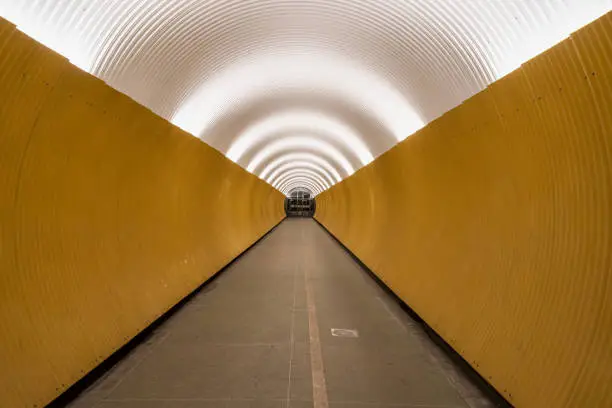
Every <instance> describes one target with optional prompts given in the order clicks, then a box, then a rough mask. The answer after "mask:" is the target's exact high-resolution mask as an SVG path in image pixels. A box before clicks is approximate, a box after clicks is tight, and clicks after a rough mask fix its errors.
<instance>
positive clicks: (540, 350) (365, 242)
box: [316, 14, 612, 408]
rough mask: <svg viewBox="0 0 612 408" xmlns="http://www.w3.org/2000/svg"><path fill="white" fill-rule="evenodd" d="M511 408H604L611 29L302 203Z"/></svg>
mask: <svg viewBox="0 0 612 408" xmlns="http://www.w3.org/2000/svg"><path fill="white" fill-rule="evenodd" d="M316 218H317V219H318V220H319V221H320V222H321V223H322V224H323V225H325V226H326V227H327V228H328V229H329V230H330V232H332V233H333V234H334V235H335V236H336V237H337V238H338V239H340V240H341V241H342V242H343V243H344V244H345V245H346V246H347V247H348V248H349V249H350V250H351V251H352V252H354V253H355V255H356V256H358V257H359V258H360V259H361V260H362V261H363V262H364V263H365V264H366V265H368V267H369V268H370V269H372V271H373V272H374V273H376V274H377V275H378V276H379V277H380V278H381V279H382V280H383V281H384V282H385V283H386V284H387V285H388V286H389V287H390V288H391V289H392V290H393V291H394V292H395V293H396V294H397V295H399V296H400V297H401V298H402V299H403V300H404V301H405V302H406V303H407V304H409V305H410V306H411V307H412V308H413V309H414V310H415V311H416V312H417V313H418V314H419V315H420V316H422V317H423V318H424V320H425V321H426V322H427V323H428V324H429V325H430V326H431V327H433V329H434V330H436V331H437V332H438V334H440V335H441V336H442V337H443V338H444V339H445V340H446V341H447V342H448V343H450V345H451V346H452V347H453V348H454V349H455V350H456V351H457V352H459V353H460V354H461V355H462V356H463V357H464V358H465V359H466V360H467V361H468V362H469V363H470V364H471V365H472V366H473V367H474V368H475V369H476V370H477V371H478V372H479V373H480V374H481V375H482V376H483V377H484V378H485V379H487V380H488V381H489V382H490V383H491V384H492V385H493V386H495V387H496V389H497V390H498V391H499V392H500V393H502V394H503V395H504V396H505V397H506V398H507V399H508V401H510V402H511V403H512V404H514V405H515V406H517V407H521V408H523V407H526V408H527V407H532V408H545V407H551V408H568V407H576V408H586V407H589V408H591V407H593V408H595V407H597V408H599V407H612V387H611V384H612V15H611V14H608V15H606V16H604V17H602V18H600V19H599V20H598V21H596V22H594V23H592V24H590V25H588V26H586V27H584V28H582V29H581V30H580V31H578V32H577V33H575V34H574V35H572V36H571V38H569V39H567V40H566V41H564V42H562V43H560V44H558V45H556V46H555V47H554V48H552V49H550V50H549V51H547V52H545V53H544V54H542V55H540V56H538V57H536V58H535V59H533V60H531V61H529V62H528V63H526V64H524V65H523V66H522V67H521V68H520V69H519V70H517V71H515V72H513V73H511V74H510V75H508V76H506V77H504V78H502V79H501V80H499V81H498V82H496V83H494V84H493V85H491V86H490V87H489V88H488V89H486V90H485V91H483V92H481V93H479V94H477V95H475V96H474V97H472V98H471V99H469V100H467V101H466V102H465V103H463V104H462V105H461V106H459V107H457V108H455V109H453V110H452V111H450V112H448V113H447V114H445V115H444V116H442V117H440V118H439V119H437V120H435V121H434V122H433V123H431V124H429V125H428V126H427V127H425V128H424V129H423V130H421V131H420V132H418V133H417V134H415V135H413V136H411V137H409V138H408V139H406V140H405V141H404V142H402V143H400V144H399V145H398V146H396V147H395V148H393V149H391V150H390V151H388V152H387V153H385V154H384V155H382V156H381V157H379V158H378V159H377V160H375V161H374V162H373V163H371V164H370V165H369V166H367V167H365V168H363V169H361V170H360V171H358V172H357V173H356V174H354V175H353V176H352V177H350V178H348V179H347V180H345V181H343V182H342V183H340V184H338V185H336V186H334V187H333V188H332V189H330V190H328V191H326V192H324V193H323V194H321V195H319V196H318V197H317V214H316Z"/></svg>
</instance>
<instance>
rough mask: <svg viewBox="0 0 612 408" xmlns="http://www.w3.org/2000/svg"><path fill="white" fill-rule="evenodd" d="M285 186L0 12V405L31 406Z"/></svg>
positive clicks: (117, 338)
mask: <svg viewBox="0 0 612 408" xmlns="http://www.w3.org/2000/svg"><path fill="white" fill-rule="evenodd" d="M283 198H284V197H283V196H282V194H281V193H279V192H278V191H276V190H274V189H273V188H272V187H270V186H269V185H268V184H266V183H264V182H263V181H261V180H259V179H257V178H256V177H255V176H253V175H251V174H249V173H247V172H246V171H245V170H243V169H241V168H240V167H239V166H238V165H236V164H234V163H232V162H231V161H229V160H227V159H226V158H225V157H223V155H222V154H221V153H219V152H218V151H216V150H214V149H212V148H211V147H209V146H207V145H205V144H204V143H202V142H201V141H199V140H198V139H196V138H194V137H193V136H190V135H187V134H185V133H184V132H182V131H181V130H179V129H177V128H176V127H174V126H172V125H171V124H169V123H168V122H166V121H164V120H163V119H161V118H159V117H158V116H156V115H154V114H153V113H152V112H150V111H149V110H147V109H146V108H144V107H142V106H140V105H138V104H137V103H135V102H134V101H132V100H131V99H129V98H128V97H127V96H125V95H122V94H121V93H119V92H117V91H115V90H113V89H112V88H110V87H109V86H107V85H106V84H104V83H103V82H102V81H100V80H99V79H96V78H94V77H93V76H91V75H88V74H86V73H84V72H82V71H80V70H78V69H77V68H76V67H74V66H72V65H71V64H69V63H68V62H67V61H66V60H65V59H63V58H62V57H60V56H58V55H57V54H55V53H53V52H51V51H49V50H48V49H46V48H45V47H43V46H41V45H40V44H38V43H36V42H35V41H33V40H32V39H30V38H28V37H27V36H25V35H24V34H22V33H21V32H19V31H17V30H16V29H15V27H14V26H13V25H11V24H10V23H8V22H6V21H4V20H0V407H2V408H15V407H35V406H38V407H41V406H43V405H45V404H46V403H48V402H49V401H50V400H52V399H53V398H54V397H56V396H57V395H58V394H60V393H61V392H62V391H63V390H65V389H66V388H67V387H69V386H70V385H71V384H73V383H74V382H75V381H77V380H78V379H80V378H81V377H82V376H83V375H84V374H85V373H87V372H88V371H90V370H91V369H92V368H93V367H95V366H96V365H97V364H98V363H100V362H101V361H102V360H104V359H105V358H106V357H108V356H109V355H110V354H111V353H112V352H113V351H115V350H116V349H118V348H119V347H121V346H122V345H123V344H125V343H126V342H127V341H128V340H130V339H131V338H132V337H134V336H135V335H136V334H137V333H138V332H140V331H141V330H142V329H143V328H144V327H146V326H147V325H148V324H149V323H151V322H152V321H153V320H155V319H156V318H157V317H158V316H160V315H161V314H162V313H164V312H165V311H166V310H168V309H169V308H170V307H172V306H173V305H174V304H176V303H177V302H178V301H179V300H180V299H182V298H183V297H184V296H185V295H187V294H188V293H189V292H190V291H192V290H193V289H195V288H196V287H197V286H198V285H199V284H201V283H202V282H204V281H205V280H206V279H207V278H209V277H210V276H212V275H213V274H214V273H215V272H217V271H218V270H219V269H220V268H222V267H223V266H224V265H226V264H227V263H228V262H230V261H231V260H232V259H233V258H235V257H236V256H237V255H239V254H240V252H242V251H243V250H244V249H246V248H247V247H248V246H249V245H250V244H252V243H253V242H254V241H256V240H257V239H258V238H259V237H261V236H262V235H263V234H264V233H265V232H267V231H268V230H269V229H270V228H271V227H273V226H274V225H275V224H276V223H278V222H279V221H280V220H281V219H282V218H283V217H284V211H283Z"/></svg>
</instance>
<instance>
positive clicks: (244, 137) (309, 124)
mask: <svg viewBox="0 0 612 408" xmlns="http://www.w3.org/2000/svg"><path fill="white" fill-rule="evenodd" d="M287 130H292V131H295V132H301V133H309V134H312V135H316V136H320V137H321V138H323V139H331V140H332V141H333V140H334V139H335V140H337V141H338V142H340V143H342V144H343V145H344V146H346V147H347V148H348V149H349V150H350V151H351V152H352V153H353V154H354V155H355V156H357V157H358V158H359V160H360V161H361V164H363V165H365V164H368V163H370V162H371V161H372V160H373V159H374V157H373V156H372V153H371V152H370V150H369V149H368V147H367V146H366V145H365V144H364V143H363V140H362V138H361V137H360V135H358V134H356V133H355V132H354V131H353V129H351V128H350V127H349V126H347V125H345V124H344V123H342V122H339V121H337V120H335V119H334V118H331V117H329V116H326V115H325V114H323V113H320V112H309V111H290V112H281V113H278V114H276V115H274V116H271V117H269V118H266V119H264V120H263V121H261V122H259V123H257V124H255V125H253V126H252V127H251V128H249V129H247V130H246V131H245V132H244V133H243V134H241V135H240V136H239V137H238V140H236V141H235V142H234V143H233V144H232V146H231V147H230V149H229V150H228V151H227V157H228V158H229V159H230V160H233V161H234V162H238V161H239V160H240V158H241V157H242V155H243V154H244V153H245V152H246V151H247V150H248V149H250V148H252V147H253V146H254V145H255V144H257V143H261V142H265V140H266V139H270V138H273V137H274V135H275V134H276V133H278V132H282V131H287Z"/></svg>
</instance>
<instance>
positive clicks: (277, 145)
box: [246, 135, 355, 176]
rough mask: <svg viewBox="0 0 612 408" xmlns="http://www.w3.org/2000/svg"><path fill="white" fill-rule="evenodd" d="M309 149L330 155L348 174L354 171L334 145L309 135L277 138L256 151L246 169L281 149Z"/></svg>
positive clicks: (260, 162) (262, 161)
mask: <svg viewBox="0 0 612 408" xmlns="http://www.w3.org/2000/svg"><path fill="white" fill-rule="evenodd" d="M309 149H311V150H314V151H317V152H318V153H320V154H323V155H326V156H330V157H331V158H332V159H333V160H334V161H335V162H336V163H338V164H339V165H340V166H342V169H343V170H344V171H345V173H346V174H347V175H349V176H350V175H351V174H353V172H354V171H355V169H354V168H353V165H352V164H351V163H350V162H349V161H348V159H347V158H346V157H345V156H344V155H343V154H342V153H341V152H340V151H339V150H338V149H337V148H336V147H335V146H333V145H331V144H329V143H327V142H324V141H322V140H318V139H316V138H313V137H312V136H310V135H301V136H290V137H285V138H279V139H277V140H276V141H273V142H271V143H269V144H267V145H266V146H265V147H264V148H263V149H261V150H260V151H259V152H258V153H257V155H256V156H255V157H253V158H252V159H251V160H250V161H249V163H248V164H247V166H246V168H247V170H249V171H252V170H253V169H255V168H256V167H257V166H259V165H261V164H262V163H264V162H265V161H266V160H267V159H269V158H270V157H272V156H274V155H275V154H277V153H279V152H282V151H298V152H299V151H302V150H309Z"/></svg>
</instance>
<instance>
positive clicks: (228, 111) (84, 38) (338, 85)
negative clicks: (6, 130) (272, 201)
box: [0, 0, 612, 190]
mask: <svg viewBox="0 0 612 408" xmlns="http://www.w3.org/2000/svg"><path fill="white" fill-rule="evenodd" d="M611 9H612V0H462V1H458V0H351V1H349V0H333V1H332V0H210V1H204V0H0V14H1V15H2V16H3V17H5V18H7V19H9V20H11V21H13V22H14V23H15V24H17V26H18V27H19V28H20V29H21V30H22V31H24V32H25V33H27V34H28V35H30V36H32V37H34V38H35V39H37V40H38V41H40V42H42V43H44V44H46V45H47V46H49V47H51V48H53V49H55V50H56V51H58V52H60V53H61V54H63V55H65V56H66V57H67V58H69V59H70V60H71V61H72V62H73V63H74V64H75V65H78V66H79V67H81V68H83V69H85V70H87V71H89V72H91V73H92V74H94V75H96V76H98V77H100V78H102V79H103V80H105V81H106V82H107V83H109V84H110V85H111V86H113V87H115V88H117V89H118V90H120V91H122V92H124V93H126V94H127V95H129V96H131V97H132V98H134V99H135V100H137V101H138V102H140V103H142V104H143V105H145V106H147V107H149V108H150V109H151V110H153V111H154V112H156V113H158V114H159V115H161V116H163V117H165V118H167V119H168V120H170V121H172V122H173V123H175V124H177V125H178V126H181V127H182V128H184V129H186V130H188V131H189V132H191V133H192V134H194V135H195V136H198V137H201V138H202V140H204V141H205V142H207V143H209V144H211V145H212V146H214V147H216V148H217V149H219V150H221V151H222V152H224V153H226V154H228V156H229V157H230V158H231V159H232V160H234V161H236V162H238V163H239V164H241V165H242V166H244V167H245V168H248V169H249V170H250V171H253V172H254V173H255V174H258V175H261V174H262V173H264V175H270V174H272V173H274V172H275V170H277V169H276V168H275V167H274V166H283V167H282V169H281V172H280V174H278V173H279V172H278V171H276V173H277V174H275V176H276V180H270V179H269V178H266V179H267V180H268V181H278V179H281V180H282V179H283V176H284V175H285V174H289V173H290V172H291V173H290V174H289V177H288V178H285V179H286V180H287V181H289V183H281V184H284V185H285V186H286V185H291V186H294V185H296V184H295V183H291V182H290V181H291V180H292V178H295V179H296V180H298V179H299V178H306V179H308V180H309V181H310V182H311V183H310V184H312V185H314V186H315V188H316V190H323V189H325V188H327V186H328V185H329V181H330V180H331V181H332V183H335V182H336V181H337V178H336V177H335V176H336V175H340V177H341V178H343V177H346V176H347V175H349V174H351V173H352V172H353V171H355V170H356V169H358V168H359V167H361V166H363V165H365V164H367V163H369V162H370V161H371V160H372V159H373V158H374V157H376V156H377V155H379V154H380V153H382V152H384V151H386V150H387V149H389V148H390V147H391V146H393V145H394V144H395V143H397V142H398V141H400V140H402V139H404V138H405V137H407V136H409V135H410V134H411V133H413V132H414V131H415V130H417V129H419V128H420V127H422V126H423V125H424V124H426V123H428V122H429V121H431V120H433V119H435V118H436V117H438V116H440V115H441V114H442V113H444V112H446V111H448V110H449V109H451V108H453V107H455V106H457V105H458V104H460V103H461V102H462V101H463V100H465V99H467V98H468V97H470V96H472V95H473V94H475V93H477V92H478V91H480V90H482V89H483V88H485V87H486V86H487V85H488V84H490V83H491V82H493V81H495V80H496V79H498V78H500V77H501V76H503V75H505V74H507V73H508V72H510V71H512V70H513V69H515V68H517V67H518V66H519V65H520V64H521V63H522V62H524V61H526V60H528V59H530V58H531V57H533V56H535V55H536V54H538V53H539V52H541V51H543V50H545V49H547V48H549V47H550V46H552V45H554V44H555V43H557V42H559V41H560V40H562V39H563V38H565V37H567V35H569V34H570V33H571V32H573V31H575V30H576V29H578V28H579V27H581V26H583V25H585V24H587V23H588V22H590V21H592V20H594V19H595V18H597V17H599V16H601V15H602V14H604V13H605V12H607V11H609V10H611ZM236 152H238V153H236ZM296 155H297V156H299V157H301V159H300V160H291V159H287V158H288V157H296ZM304 163H308V164H307V165H305V164H304ZM313 166H314V167H316V169H313V168H312V167H313ZM330 169H333V171H332V170H330ZM296 170H303V171H296ZM314 173H317V174H318V176H315V175H313V174H314ZM334 173H335V174H334ZM322 180H324V181H326V182H325V183H323V182H322ZM283 181H285V180H283ZM275 185H278V183H276V184H275Z"/></svg>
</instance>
